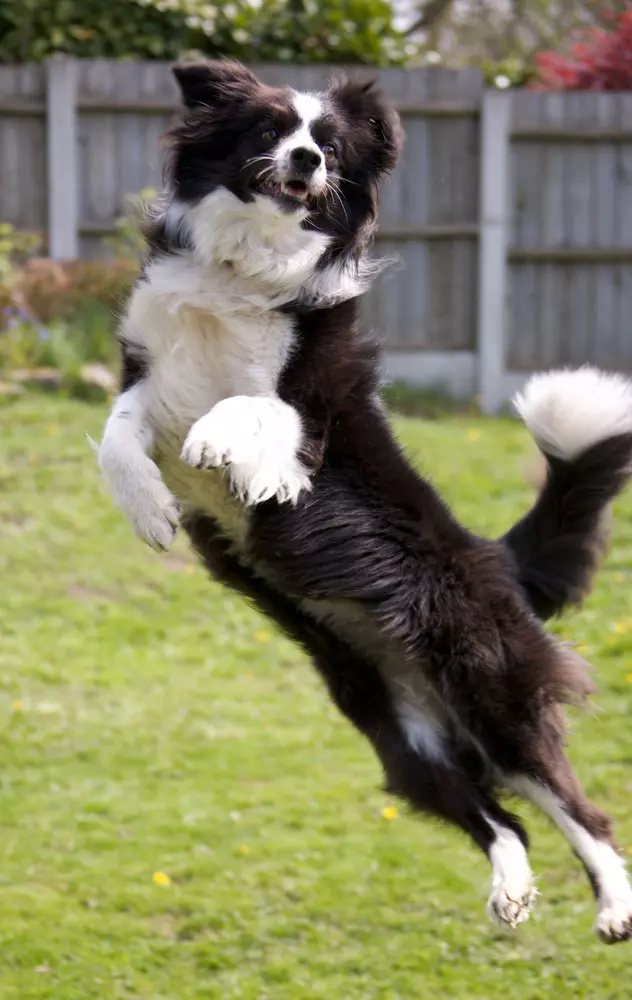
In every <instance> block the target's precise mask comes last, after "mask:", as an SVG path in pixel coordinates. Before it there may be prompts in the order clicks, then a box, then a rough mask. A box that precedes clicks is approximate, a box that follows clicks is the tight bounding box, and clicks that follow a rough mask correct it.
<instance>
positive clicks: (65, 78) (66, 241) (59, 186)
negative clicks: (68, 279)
mask: <svg viewBox="0 0 632 1000" xmlns="http://www.w3.org/2000/svg"><path fill="white" fill-rule="evenodd" d="M46 69H47V79H46V116H47V117H46V133H47V135H46V150H47V165H48V167H47V178H48V252H49V255H50V256H51V257H52V258H53V260H74V259H75V258H77V257H78V256H79V232H78V230H79V200H78V183H77V181H78V163H77V154H78V142H77V65H76V63H75V61H74V59H69V58H67V57H65V56H56V57H53V58H52V59H50V60H49V61H48V63H47V67H46Z"/></svg>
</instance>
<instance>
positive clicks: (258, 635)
mask: <svg viewBox="0 0 632 1000" xmlns="http://www.w3.org/2000/svg"><path fill="white" fill-rule="evenodd" d="M271 638H272V636H271V635H270V633H269V632H267V631H266V629H264V628H262V629H260V630H259V631H258V632H255V642H260V643H261V644H262V645H263V644H264V643H266V642H270V639H271Z"/></svg>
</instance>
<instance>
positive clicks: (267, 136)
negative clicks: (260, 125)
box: [261, 128, 279, 142]
mask: <svg viewBox="0 0 632 1000" xmlns="http://www.w3.org/2000/svg"><path fill="white" fill-rule="evenodd" d="M278 136H279V131H278V129H276V128H266V129H264V130H263V132H262V133H261V138H262V139H263V140H264V141H265V142H274V140H275V139H277V138H278Z"/></svg>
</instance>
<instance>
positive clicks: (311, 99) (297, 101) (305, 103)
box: [292, 90, 324, 132]
mask: <svg viewBox="0 0 632 1000" xmlns="http://www.w3.org/2000/svg"><path fill="white" fill-rule="evenodd" d="M292 104H293V105H294V110H295V111H296V113H297V115H298V117H299V119H300V125H299V128H300V129H304V130H305V131H307V132H309V130H310V127H311V125H312V122H314V121H316V119H317V118H320V117H321V116H322V114H323V111H324V107H323V102H322V100H321V98H320V97H319V96H318V94H304V93H302V92H301V91H298V90H296V91H294V94H293V95H292Z"/></svg>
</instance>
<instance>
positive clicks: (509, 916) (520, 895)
mask: <svg viewBox="0 0 632 1000" xmlns="http://www.w3.org/2000/svg"><path fill="white" fill-rule="evenodd" d="M536 895H537V893H536V890H535V887H534V886H533V885H532V884H531V883H528V884H527V885H523V886H520V887H517V886H510V885H508V884H507V883H502V884H501V885H498V886H494V887H493V888H492V891H491V895H490V897H489V900H488V901H487V912H488V914H489V916H490V917H491V918H492V920H493V921H494V923H496V924H498V925H499V926H500V927H504V926H508V927H511V928H516V927H517V926H518V924H523V923H524V922H525V920H528V919H529V915H530V913H531V911H532V909H533V907H534V905H535V898H536Z"/></svg>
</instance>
